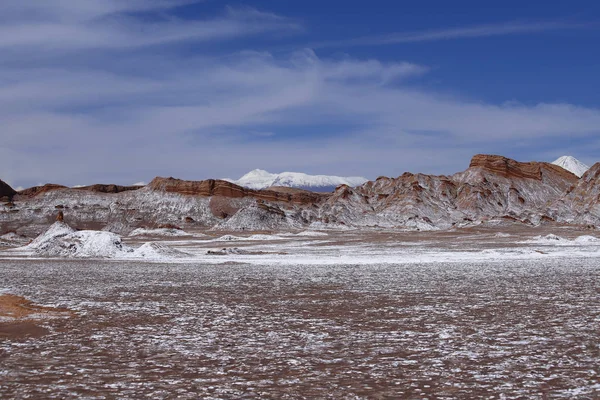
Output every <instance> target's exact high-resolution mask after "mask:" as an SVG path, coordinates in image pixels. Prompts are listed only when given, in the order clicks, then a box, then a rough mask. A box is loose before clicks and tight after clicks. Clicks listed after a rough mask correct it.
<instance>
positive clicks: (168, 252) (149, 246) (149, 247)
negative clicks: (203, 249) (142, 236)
mask: <svg viewBox="0 0 600 400" xmlns="http://www.w3.org/2000/svg"><path fill="white" fill-rule="evenodd" d="M189 256H190V254H188V253H186V252H183V251H180V250H176V249H174V248H172V247H169V246H167V245H164V244H161V243H156V242H149V243H144V244H143V245H141V246H140V247H139V248H137V249H136V250H134V251H133V253H132V254H131V257H140V258H147V259H173V258H184V257H189Z"/></svg>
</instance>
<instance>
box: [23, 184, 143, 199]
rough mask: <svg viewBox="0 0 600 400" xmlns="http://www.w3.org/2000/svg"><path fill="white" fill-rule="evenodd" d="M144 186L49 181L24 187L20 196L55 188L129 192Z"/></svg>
mask: <svg viewBox="0 0 600 400" xmlns="http://www.w3.org/2000/svg"><path fill="white" fill-rule="evenodd" d="M142 187H143V186H121V185H113V184H95V185H89V186H78V187H74V188H69V187H67V186H63V185H56V184H53V183H47V184H45V185H43V186H33V187H30V188H27V189H23V190H21V191H20V192H18V195H19V196H22V197H35V196H39V195H42V194H44V193H47V192H51V191H54V190H81V191H86V192H96V193H121V192H127V191H130V190H139V189H141V188H142Z"/></svg>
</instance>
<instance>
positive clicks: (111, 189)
mask: <svg viewBox="0 0 600 400" xmlns="http://www.w3.org/2000/svg"><path fill="white" fill-rule="evenodd" d="M141 188H143V186H121V185H113V184H96V185H89V186H79V187H76V188H73V189H76V190H85V191H88V192H98V193H121V192H127V191H130V190H139V189H141Z"/></svg>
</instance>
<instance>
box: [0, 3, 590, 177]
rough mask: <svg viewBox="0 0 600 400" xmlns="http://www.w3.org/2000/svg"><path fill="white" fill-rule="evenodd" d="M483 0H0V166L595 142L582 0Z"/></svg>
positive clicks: (409, 157)
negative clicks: (225, 0) (41, 0)
mask: <svg viewBox="0 0 600 400" xmlns="http://www.w3.org/2000/svg"><path fill="white" fill-rule="evenodd" d="M24 3H27V4H24ZM489 3H491V2H481V1H454V2H448V1H421V2H410V3H409V2H398V1H377V0H373V1H369V2H363V1H360V2H359V1H354V2H352V1H337V0H335V1H319V2H317V1H310V0H309V1H301V2H300V1H275V0H272V1H267V0H263V1H247V2H235V3H231V2H224V1H219V0H205V1H193V0H189V1H188V0H170V1H167V0H88V1H85V2H81V1H78V0H47V1H44V2H37V3H33V2H22V1H17V0H5V1H3V2H2V5H1V6H0V8H1V12H0V51H1V52H2V54H3V56H2V57H1V58H0V125H1V126H2V129H0V139H1V141H0V159H2V160H3V163H2V169H1V170H0V179H3V180H6V181H8V182H10V183H11V184H12V185H13V186H24V187H26V186H30V185H35V184H38V183H45V182H49V181H51V182H56V183H63V184H67V185H76V184H90V183H95V182H114V183H122V184H128V183H133V182H137V181H149V180H150V179H152V177H154V176H157V175H162V176H176V177H180V178H185V179H204V178H209V177H232V178H237V177H239V176H240V175H242V174H244V173H245V172H247V171H248V170H251V169H254V168H262V169H267V170H269V171H272V172H282V171H286V170H287V171H290V170H291V171H302V172H307V173H317V174H337V175H363V176H366V177H368V178H375V177H377V176H379V175H388V176H397V175H400V174H401V173H403V172H404V171H411V172H425V173H439V174H451V173H454V172H457V171H460V170H463V169H465V168H466V167H467V166H468V162H469V160H470V158H471V156H472V155H473V154H476V153H494V154H502V155H506V156H509V157H513V158H516V159H519V160H522V161H529V160H543V161H551V160H553V159H554V158H557V157H558V156H561V155H564V154H571V155H574V156H576V157H577V158H579V159H581V160H582V161H584V162H586V163H589V164H592V163H594V162H596V161H600V157H598V156H597V154H598V150H599V147H600V140H599V138H600V137H599V134H600V94H599V92H598V88H599V87H600V77H599V74H598V71H599V70H600V68H599V67H600V52H598V51H597V50H596V47H598V46H597V44H598V43H600V5H599V4H598V3H597V2H593V1H587V2H582V1H580V2H577V1H570V2H542V1H526V2H524V1H519V2H516V1H503V2H495V5H490V4H489Z"/></svg>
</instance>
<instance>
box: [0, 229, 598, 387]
mask: <svg viewBox="0 0 600 400" xmlns="http://www.w3.org/2000/svg"><path fill="white" fill-rule="evenodd" d="M148 234H150V237H146V238H144V239H143V241H147V240H149V239H151V240H153V243H158V244H160V246H157V247H156V249H159V250H161V249H162V250H164V249H167V248H168V249H175V250H179V251H181V252H182V253H183V252H185V254H187V255H188V256H186V257H180V258H168V259H167V258H165V257H161V256H157V257H155V258H149V259H144V260H139V259H128V258H126V257H123V258H116V259H110V260H108V259H99V258H86V259H65V258H44V257H32V256H31V255H24V254H21V253H19V252H18V251H6V250H5V251H2V252H1V254H0V257H1V260H0V289H1V290H2V293H4V295H3V296H1V295H0V299H1V298H3V299H4V300H5V301H4V303H2V302H0V310H2V311H0V312H2V314H1V316H0V397H2V398H76V397H85V398H98V399H100V398H142V397H147V398H189V399H193V398H199V397H201V398H215V399H216V398H353V399H354V398H430V399H431V398H441V399H453V398H497V399H500V398H507V399H508V398H579V399H587V398H589V399H593V398H598V396H600V378H599V376H600V369H599V365H600V364H599V360H600V333H599V332H600V330H599V329H598V326H600V304H599V303H598V298H599V295H600V268H599V265H600V263H599V261H598V259H599V257H600V239H598V238H597V237H596V236H597V234H596V232H595V231H594V230H583V231H576V230H573V229H572V228H564V229H560V228H556V227H555V228H553V229H545V228H535V229H532V228H527V229H525V228H510V227H496V228H493V229H483V228H481V229H470V230H469V229H467V230H456V231H451V232H437V233H424V232H423V233H415V232H413V233H408V232H405V233H398V232H393V231H385V230H380V231H369V232H365V231H358V230H347V231H302V232H296V233H287V234H277V233H265V232H262V233H252V234H250V233H246V234H240V233H239V232H238V233H232V234H224V233H218V234H217V233H212V234H210V233H195V234H193V235H194V236H189V237H164V236H163V237H156V236H155V237H152V236H151V232H149V233H148ZM141 241H142V239H140V238H138V237H129V238H125V239H124V242H126V243H127V244H128V245H130V246H132V247H137V246H139V245H140V244H141ZM161 246H164V247H161ZM164 254H166V253H164V252H163V256H164ZM167 255H168V254H167ZM9 293H10V294H11V296H7V294H9ZM12 295H15V296H22V297H23V298H24V299H27V300H30V301H33V303H26V302H25V300H22V299H21V298H18V297H14V296H12ZM24 302H25V303H24ZM2 304H4V307H3V306H2ZM7 304H8V305H9V306H7ZM10 304H12V306H10ZM2 307H3V308H2ZM11 307H12V308H11ZM15 307H17V308H19V307H21V308H22V309H26V310H27V311H26V312H21V313H20V314H18V313H15V312H14V310H15Z"/></svg>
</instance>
